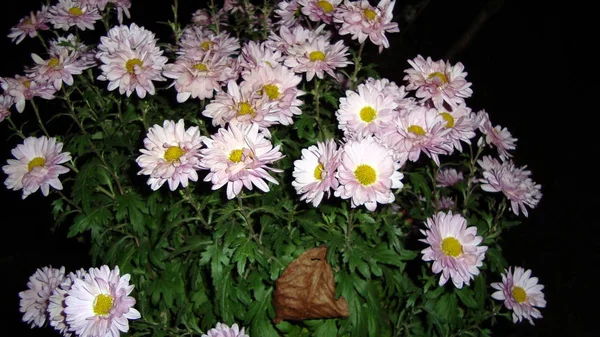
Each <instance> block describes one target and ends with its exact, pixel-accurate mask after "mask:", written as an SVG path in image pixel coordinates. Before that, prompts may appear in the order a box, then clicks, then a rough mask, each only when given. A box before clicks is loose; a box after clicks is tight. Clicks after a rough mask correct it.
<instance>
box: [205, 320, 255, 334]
mask: <svg viewBox="0 0 600 337" xmlns="http://www.w3.org/2000/svg"><path fill="white" fill-rule="evenodd" d="M202 337H250V336H248V335H247V334H246V333H245V332H244V328H242V329H240V327H239V326H238V325H237V323H234V324H233V325H232V326H231V328H230V327H229V326H228V325H226V324H223V323H217V325H216V326H215V327H214V328H212V329H210V330H208V331H207V332H206V334H202Z"/></svg>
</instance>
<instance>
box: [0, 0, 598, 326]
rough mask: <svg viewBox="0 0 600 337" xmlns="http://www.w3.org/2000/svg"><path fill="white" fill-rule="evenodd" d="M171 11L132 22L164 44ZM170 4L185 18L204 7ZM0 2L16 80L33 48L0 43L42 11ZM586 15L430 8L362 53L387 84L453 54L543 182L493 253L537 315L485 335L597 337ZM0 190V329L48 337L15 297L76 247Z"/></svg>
mask: <svg viewBox="0 0 600 337" xmlns="http://www.w3.org/2000/svg"><path fill="white" fill-rule="evenodd" d="M171 3H172V2H171V1H167V0H161V1H155V2H153V3H152V4H151V2H149V1H136V0H134V1H133V6H132V9H131V12H132V18H133V21H135V22H136V23H137V24H138V25H141V26H145V27H146V28H148V29H151V30H153V31H154V32H156V33H157V35H158V36H161V34H162V36H168V35H164V34H167V33H168V31H169V30H168V28H165V27H163V26H160V25H158V24H157V23H156V22H157V21H160V20H165V19H166V18H168V16H166V14H167V13H169V12H170V5H171ZM179 3H180V6H181V9H182V11H181V12H180V18H181V20H184V21H185V20H189V18H190V16H191V12H192V11H193V10H195V9H197V8H198V7H199V6H201V5H202V3H204V2H203V1H200V2H198V1H192V0H187V1H186V0H180V1H179ZM404 3H416V1H408V2H402V3H401V2H398V3H397V4H396V8H401V7H402V6H403V4H404ZM10 4H11V6H10V8H11V9H10V10H8V9H7V8H8V7H4V8H3V10H2V11H0V43H1V48H2V49H1V50H2V53H1V55H2V61H1V62H0V64H1V65H2V69H1V71H0V76H5V77H12V76H14V75H15V74H17V73H18V74H20V73H21V72H22V69H23V66H24V65H26V64H27V65H29V64H31V62H32V61H31V58H30V57H29V53H30V51H31V49H28V48H33V47H34V46H35V45H37V41H35V40H34V39H30V38H26V39H25V40H24V41H23V42H22V43H21V44H20V45H14V44H11V43H10V40H9V39H8V38H7V37H5V35H6V34H8V32H9V29H10V27H12V26H14V25H15V24H16V23H17V22H18V20H19V19H20V18H21V17H23V16H24V15H26V14H27V13H28V12H29V11H30V10H36V9H38V8H39V7H40V4H41V3H40V1H34V0H21V1H18V2H12V1H11V2H10ZM150 4H151V5H150ZM395 13H397V12H396V11H395ZM486 13H488V14H487V15H486ZM592 14H593V12H592V11H591V10H590V9H589V8H583V7H581V5H580V4H578V3H577V2H557V3H554V4H549V3H548V2H539V3H538V2H525V1H487V2H485V1H431V2H429V4H428V6H427V7H425V9H424V10H423V11H421V12H419V14H418V16H416V19H415V21H414V22H413V23H412V24H411V25H410V26H407V24H406V23H405V22H403V21H399V22H400V27H401V29H402V31H401V33H396V34H388V37H389V39H390V42H391V48H390V49H387V50H385V51H384V52H383V53H382V54H376V53H373V52H374V51H375V49H374V48H373V49H370V50H369V49H367V52H368V53H369V54H368V55H369V56H368V57H369V58H371V59H372V60H373V61H374V62H376V63H377V64H379V68H378V71H379V73H380V74H381V76H382V77H386V78H388V79H390V80H392V81H395V82H396V83H401V82H402V77H403V70H404V69H406V68H408V67H409V65H408V63H407V62H406V60H407V59H408V58H414V57H415V56H416V55H417V54H421V55H423V56H425V57H427V56H431V57H432V58H433V59H434V60H437V59H446V58H447V57H449V56H453V57H451V58H450V61H451V62H452V63H456V62H462V63H463V64H464V65H465V69H466V71H467V72H468V76H467V80H469V81H470V82H472V83H473V85H472V88H473V90H474V95H473V97H472V98H470V99H468V101H467V102H468V105H469V106H470V107H471V108H472V109H473V110H474V111H478V110H481V109H485V110H486V111H487V112H488V113H489V114H490V117H491V119H492V123H493V124H494V125H497V124H499V125H502V126H503V127H507V128H508V130H509V131H510V132H511V133H512V135H513V136H514V137H516V138H518V141H517V149H516V151H514V154H515V157H514V160H515V162H516V163H517V165H519V166H523V165H527V166H528V168H529V169H530V170H531V171H532V172H533V179H534V180H535V181H536V182H537V183H540V184H541V185H542V192H543V195H544V196H543V198H542V200H541V202H540V204H539V205H538V207H537V208H536V209H534V210H531V211H530V215H529V218H527V219H525V221H524V223H523V224H522V225H520V226H518V227H516V228H514V229H513V230H511V231H510V232H509V233H508V234H507V235H506V237H505V241H504V243H503V247H504V250H505V253H506V257H507V259H508V261H509V263H510V264H511V265H518V266H523V267H525V268H529V269H532V270H533V273H534V276H537V277H538V278H539V279H540V283H542V284H544V285H545V287H546V288H545V290H544V293H545V295H546V300H547V302H548V304H547V307H546V308H544V309H541V312H542V314H543V316H544V318H542V319H539V320H536V321H535V322H536V326H535V327H531V326H529V324H528V323H521V324H518V325H512V324H509V325H503V326H501V327H499V329H498V332H497V334H496V336H598V335H600V333H598V332H597V331H596V328H595V327H594V326H595V325H596V324H594V323H595V322H594V319H596V315H597V313H598V310H597V309H595V308H597V306H598V303H597V302H598V299H599V296H598V295H597V291H596V289H595V284H594V281H595V276H594V275H595V272H596V270H595V269H596V267H597V264H598V262H599V261H600V259H599V248H600V247H599V245H598V238H597V229H596V227H597V226H598V221H597V220H596V219H594V218H592V214H596V213H597V212H594V208H592V207H594V206H596V205H597V201H598V197H597V181H598V179H597V177H596V176H595V175H594V173H595V171H596V170H595V169H596V165H595V162H596V161H597V157H598V142H597V141H596V140H595V137H593V136H594V133H595V132H596V131H595V130H596V129H597V126H596V125H598V123H597V120H598V118H597V114H598V103H597V95H598V93H597V90H596V88H595V87H594V86H593V83H592V82H593V81H594V80H596V79H597V78H598V77H599V74H598V72H599V69H598V68H599V67H598V66H597V59H598V57H597V55H598V54H597V53H596V52H592V49H593V47H594V44H597V42H598V38H597V34H596V33H593V30H592V26H593V25H594V20H589V19H588V17H591V15H592ZM480 19H481V20H480ZM126 22H128V21H126ZM474 22H479V24H478V25H476V26H477V29H472V27H473V23H474ZM466 31H471V35H470V36H471V38H470V39H464V35H463V34H464V32H466ZM461 41H463V42H465V43H463V44H461V43H460V42H461ZM461 45H462V48H456V47H457V46H461ZM27 109H29V108H27ZM29 112H30V111H29V110H26V111H25V112H24V113H29ZM13 113H16V112H13ZM5 123H6V122H5ZM0 132H1V133H2V141H1V142H0V143H1V149H0V158H6V159H7V158H9V157H10V149H12V148H13V147H14V146H16V144H17V140H16V139H10V140H8V134H7V128H6V127H5V126H4V125H1V124H0ZM6 159H2V160H1V161H2V164H1V165H4V163H5V160H6ZM5 178H6V177H5V176H3V177H2V178H1V180H2V181H4V179H5ZM0 191H1V192H0V196H1V197H2V199H1V200H2V202H1V204H0V205H2V206H1V207H2V208H1V209H2V217H1V218H0V219H2V220H0V221H2V227H1V228H2V230H3V231H2V234H1V236H2V243H1V244H0V268H1V270H3V274H2V275H3V277H2V282H3V286H2V290H3V297H2V298H3V303H2V305H1V306H0V308H1V309H0V310H2V312H1V315H0V317H2V322H5V323H8V326H4V327H3V328H4V329H5V331H8V330H9V329H10V330H11V331H13V334H15V335H17V336H58V334H57V333H56V332H54V331H53V330H52V329H51V328H44V329H39V328H36V329H29V327H28V326H27V325H26V324H25V323H23V322H21V317H22V314H21V313H19V312H18V305H19V304H18V302H19V299H18V295H17V293H18V292H19V291H21V290H25V289H26V283H27V280H28V278H29V276H30V275H31V274H33V272H34V271H35V270H36V268H40V267H42V266H46V265H52V266H54V267H59V266H62V265H64V266H65V267H66V269H67V271H73V270H76V269H78V268H82V267H83V268H88V267H90V261H89V257H88V254H87V252H88V251H87V246H86V245H85V243H82V242H78V241H76V240H67V239H66V238H65V237H66V235H65V230H66V228H60V227H59V228H58V229H57V230H56V231H51V230H50V228H51V227H52V223H53V221H52V217H51V215H50V205H49V201H48V200H47V199H45V198H44V197H43V196H42V195H41V193H39V192H37V193H35V194H33V195H30V196H29V197H28V198H27V199H26V200H21V192H20V191H18V192H13V191H8V190H6V189H5V188H4V186H1V187H0ZM65 227H66V226H65ZM11 328H12V329H11ZM253 337H259V336H253Z"/></svg>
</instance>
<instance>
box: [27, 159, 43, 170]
mask: <svg viewBox="0 0 600 337" xmlns="http://www.w3.org/2000/svg"><path fill="white" fill-rule="evenodd" d="M44 165H46V159H44V158H42V157H35V158H33V159H31V161H30V162H29V164H27V172H30V171H31V170H33V168H34V167H44Z"/></svg>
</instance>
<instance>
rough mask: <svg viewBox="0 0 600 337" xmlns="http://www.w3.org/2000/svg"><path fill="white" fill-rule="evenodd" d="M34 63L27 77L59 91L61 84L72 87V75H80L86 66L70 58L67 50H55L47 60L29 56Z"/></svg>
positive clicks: (35, 55)
mask: <svg viewBox="0 0 600 337" xmlns="http://www.w3.org/2000/svg"><path fill="white" fill-rule="evenodd" d="M31 58H32V59H33V61H34V62H35V63H36V65H35V66H33V67H32V68H30V69H29V70H28V71H27V74H28V76H29V77H31V78H33V79H35V80H37V81H38V82H49V83H52V86H54V88H55V89H56V90H60V88H61V87H62V83H63V82H64V83H65V84H66V85H73V75H81V73H83V71H84V70H85V69H86V65H85V64H82V63H80V62H79V61H78V60H77V59H76V58H73V57H71V55H70V53H69V51H68V50H67V49H60V50H55V53H53V55H51V57H50V58H49V59H47V60H44V59H42V58H41V57H39V56H38V55H37V54H33V53H32V54H31Z"/></svg>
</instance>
